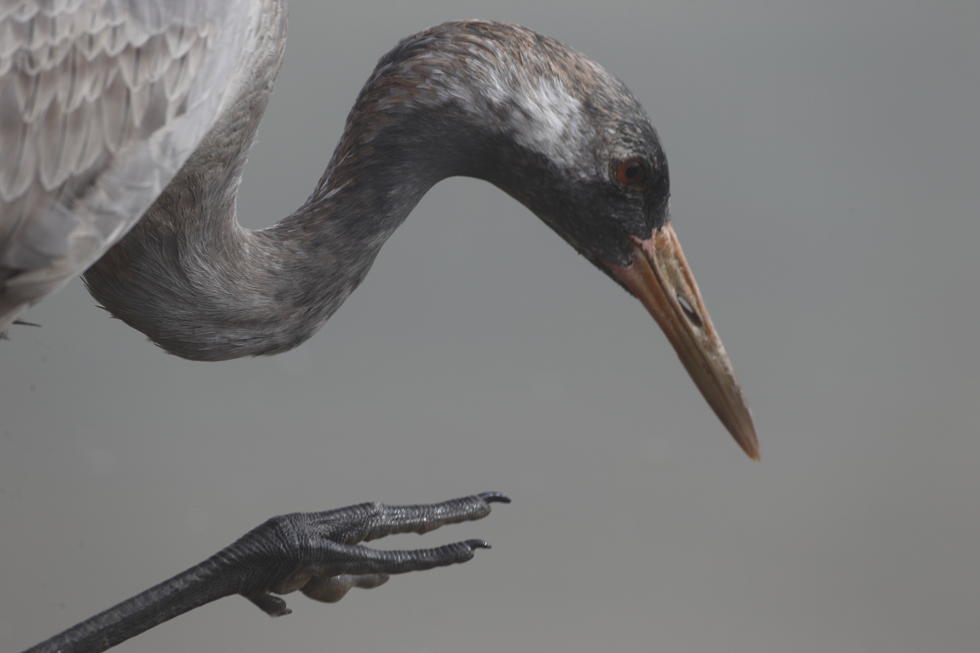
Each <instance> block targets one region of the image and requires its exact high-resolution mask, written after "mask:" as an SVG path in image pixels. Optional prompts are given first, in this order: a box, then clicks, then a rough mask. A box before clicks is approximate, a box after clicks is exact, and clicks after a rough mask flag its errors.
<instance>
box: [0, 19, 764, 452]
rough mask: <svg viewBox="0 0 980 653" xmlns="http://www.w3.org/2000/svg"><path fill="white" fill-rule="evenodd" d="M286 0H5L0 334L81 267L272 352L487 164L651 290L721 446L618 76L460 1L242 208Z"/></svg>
mask: <svg viewBox="0 0 980 653" xmlns="http://www.w3.org/2000/svg"><path fill="white" fill-rule="evenodd" d="M286 27H287V11H286V4H285V0H241V1H240V2H237V3H229V2H224V1H223V0H194V1H192V0H20V1H18V2H10V3H4V4H3V5H2V7H0V335H7V334H9V331H10V329H11V328H12V327H13V326H14V325H15V324H18V323H20V322H23V318H22V317H21V316H22V315H23V313H24V312H25V311H26V310H27V309H28V308H29V307H30V306H31V305H33V304H35V303H37V302H38V301H40V300H41V299H43V298H45V297H46V296H47V295H50V294H52V293H53V292H55V291H57V290H58V289H59V288H61V287H63V286H64V285H65V284H66V283H67V282H68V281H70V280H71V279H72V278H74V277H76V276H78V275H80V274H81V275H82V276H83V279H84V282H85V284H86V287H87V288H88V290H89V292H90V293H91V294H92V296H93V297H94V298H95V299H96V301H97V302H98V303H99V304H100V305H101V306H102V307H104V308H105V309H106V310H108V311H109V312H110V313H111V314H112V315H113V316H114V317H116V318H119V319H120V320H122V321H123V322H125V323H127V324H128V325H130V326H132V327H133V328H135V329H137V330H139V331H141V332H142V333H144V334H145V335H146V336H147V337H148V338H149V339H150V340H151V341H152V342H154V343H155V344H157V345H158V346H160V347H161V348H163V349H164V350H165V351H167V352H169V353H171V354H174V355H176V356H180V357H183V358H187V359H191V360H202V361H218V360H227V359H232V358H239V357H244V356H259V355H272V354H278V353H281V352H285V351H287V350H289V349H292V348H293V347H296V346H298V345H299V344H301V343H302V342H304V341H306V340H307V339H309V338H310V337H311V336H312V335H313V334H314V333H316V331H317V330H318V329H320V328H321V327H322V326H323V324H324V323H325V322H326V320H327V319H328V318H329V317H330V316H331V315H332V314H333V313H334V312H335V311H336V310H337V309H338V307H339V306H340V305H341V304H342V303H343V302H344V300H345V299H346V298H347V297H348V296H349V295H350V294H351V293H352V292H353V291H354V290H355V289H356V288H357V286H358V285H359V284H360V283H361V281H362V280H363V279H364V278H365V276H366V275H367V273H368V271H369V270H370V268H371V265H372V264H373V262H374V260H375V258H376V256H377V255H378V253H379V251H380V249H381V247H382V245H383V244H384V243H385V242H386V240H387V239H388V238H389V237H390V236H391V235H392V234H393V233H394V231H395V229H397V228H398V227H399V226H400V225H401V224H402V222H404V220H405V218H406V217H407V215H408V214H409V213H410V212H411V211H412V210H413V208H414V207H415V206H416V205H417V203H418V202H419V201H420V199H421V198H422V196H423V195H424V194H425V193H426V192H427V191H428V190H429V189H430V188H431V187H432V186H433V185H435V184H436V183H437V182H439V181H441V180H443V179H445V178H448V177H452V176H467V177H473V178H477V179H482V180H485V181H487V182H490V183H491V184H494V185H495V186H497V187H498V188H500V189H501V190H503V191H504V192H506V193H508V194H509V195H511V196H512V197H514V198H515V199H517V200H518V201H519V202H520V203H522V204H523V205H524V206H526V207H527V208H528V209H529V210H530V211H531V212H532V213H534V214H535V215H537V216H538V217H539V218H540V219H541V220H542V221H543V222H544V223H545V224H546V225H548V226H549V227H550V228H551V229H552V230H553V231H554V232H556V233H557V234H558V235H559V236H560V237H561V238H563V239H564V240H565V241H566V242H568V243H569V244H570V245H571V246H572V247H573V248H574V249H575V250H576V251H577V252H578V253H579V254H580V255H582V256H583V257H584V258H586V259H587V260H588V261H590V262H591V263H592V264H593V265H594V266H595V267H597V268H598V269H599V270H600V271H601V272H603V273H604V274H606V275H607V276H609V277H610V278H611V279H612V280H613V281H614V282H616V283H617V284H618V285H619V286H621V287H622V288H623V289H625V290H626V291H627V292H628V293H629V294H631V295H632V296H634V297H635V298H636V299H638V300H639V301H640V303H641V304H642V305H643V306H644V307H645V308H646V309H647V311H648V312H649V313H650V314H651V315H652V317H653V318H654V319H655V320H656V322H657V323H658V324H659V325H660V327H661V329H662V330H663V332H664V333H665V335H666V336H667V338H668V340H669V341H670V343H671V344H672V346H673V347H674V349H675V351H676V352H677V354H678V356H679V358H680V360H681V362H682V364H683V365H684V367H685V368H686V370H687V371H688V373H689V375H690V376H691V378H692V379H693V381H694V382H695V384H696V386H697V387H698V388H699V390H700V391H701V393H702V394H703V395H704V397H705V399H706V400H707V402H708V404H709V405H710V407H711V408H712V409H713V410H714V412H715V413H716V415H717V416H718V417H719V419H720V420H721V422H722V424H723V425H724V426H725V427H726V428H727V430H728V431H729V432H730V433H731V435H732V436H733V437H734V439H735V441H736V442H737V444H738V445H739V446H740V447H741V448H742V449H743V450H744V451H745V453H746V454H747V455H748V456H749V457H750V458H752V459H754V460H758V458H759V443H758V438H757V436H756V432H755V426H754V424H753V421H752V416H751V412H750V410H749V407H748V403H747V401H746V399H745V397H744V395H743V392H742V389H741V386H740V384H739V382H738V380H737V378H736V376H735V372H734V368H733V366H732V364H731V361H730V359H729V357H728V354H727V353H726V351H725V348H724V346H723V345H722V342H721V339H720V337H719V335H718V333H717V331H716V329H715V328H714V325H713V324H712V322H711V319H710V317H709V315H708V311H707V309H706V307H705V305H704V301H703V299H702V297H701V293H700V291H699V289H698V286H697V283H696V282H695V280H694V276H693V274H692V273H691V270H690V267H689V266H688V264H687V261H686V258H685V256H684V253H683V250H682V249H681V246H680V243H679V241H678V239H677V236H676V234H675V232H674V229H673V226H672V224H671V221H670V203H669V198H670V181H669V173H668V166H667V158H666V155H665V154H664V151H663V148H662V146H661V143H660V139H659V137H658V135H657V132H656V130H655V129H654V128H653V126H652V125H651V122H650V120H649V118H648V116H647V114H646V112H645V111H644V110H643V108H642V106H641V105H640V102H639V101H638V100H637V99H636V97H635V96H634V95H633V94H632V93H631V92H630V90H629V89H628V88H627V87H626V85H625V84H624V83H623V82H622V81H620V80H619V79H617V78H616V77H615V76H613V75H612V74H610V73H609V72H607V71H606V70H605V69H604V68H603V67H602V66H600V65H599V64H598V63H596V62H594V61H592V60H591V59H590V58H588V57H587V56H585V55H583V54H581V53H579V52H577V51H576V50H574V49H572V48H570V47H567V46H565V45H563V44H562V43H560V42H558V41H556V40H554V39H551V38H548V37H546V36H543V35H541V34H538V33H537V32H534V31H532V30H529V29H526V28H523V27H520V26H518V25H514V24H511V23H504V22H496V21H488V20H463V21H454V22H448V23H444V24H442V25H438V26H435V27H432V28H430V29H427V30H423V31H422V32H419V33H417V34H415V35H412V36H409V37H407V38H404V39H402V40H401V41H400V42H398V43H397V44H396V45H395V47H394V48H393V49H392V50H391V51H389V52H388V53H387V54H385V55H384V56H383V57H382V58H381V59H380V60H379V61H378V64H377V66H376V67H375V69H374V71H373V72H372V74H371V75H370V77H369V78H368V80H367V82H366V83H365V85H364V87H363V88H362V90H361V91H360V93H359V94H358V96H357V98H356V100H355V102H354V106H353V108H352V109H351V111H350V114H349V116H348V118H347V122H346V125H345V128H344V131H343V133H342V135H341V138H340V141H339V143H338V144H337V147H336V149H335V150H334V152H333V155H332V156H331V158H330V160H329V162H328V164H327V166H326V169H325V171H324V173H323V175H322V177H321V178H320V180H319V182H318V183H317V184H316V186H315V188H314V190H313V192H312V194H311V195H310V196H309V198H308V199H307V200H306V201H305V202H304V203H303V205H302V206H300V207H299V208H298V209H297V210H296V211H294V212H293V213H292V214H291V215H289V216H287V217H285V218H283V219H282V220H280V221H279V222H277V223H276V224H274V225H273V226H271V227H268V228H266V229H260V230H249V229H246V228H243V227H242V226H240V225H239V223H238V221H237V218H236V207H237V193H238V189H239V185H240V182H241V179H242V174H243V171H244V166H245V163H246V160H247V156H248V152H249V149H250V147H251V145H252V144H253V143H254V141H255V138H256V134H257V128H258V124H259V121H260V120H261V117H262V115H263V113H264V110H265V108H266V105H267V103H268V101H269V98H270V96H271V94H272V91H273V87H274V84H275V79H276V76H277V74H278V72H279V69H280V66H281V64H282V58H283V53H284V48H285V36H286Z"/></svg>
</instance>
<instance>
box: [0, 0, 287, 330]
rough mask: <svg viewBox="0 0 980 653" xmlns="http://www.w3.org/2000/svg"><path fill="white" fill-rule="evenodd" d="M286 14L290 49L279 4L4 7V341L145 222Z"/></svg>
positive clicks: (0, 14)
mask: <svg viewBox="0 0 980 653" xmlns="http://www.w3.org/2000/svg"><path fill="white" fill-rule="evenodd" d="M276 8H278V9H279V12H278V14H279V19H278V22H279V23H281V25H280V28H279V32H281V35H280V37H279V43H280V44H281V41H282V38H283V35H284V33H285V11H284V8H283V7H282V6H281V3H279V2H264V0H263V2H251V3H249V4H248V6H247V11H241V10H240V9H241V8H240V7H238V8H237V9H236V7H235V6H234V5H233V4H232V3H226V2H221V1H219V0H211V1H207V2H193V3H191V2H184V3H173V2H166V1H165V0H140V1H139V2H123V1H121V0H61V1H57V0H48V1H45V0H40V1H23V2H14V3H10V2H6V3H3V5H2V7H0V35H2V36H0V116H2V122H0V333H4V332H6V330H7V329H8V327H9V325H10V323H11V322H12V321H13V320H14V319H15V318H16V316H17V315H19V314H20V313H22V312H23V310H25V309H26V308H27V307H28V306H30V305H31V304H33V303H36V302H37V301H39V300H40V299H41V298H43V297H44V296H46V295H48V294H50V293H52V292H54V291H55V290H57V289H58V288H60V287H61V286H63V285H64V284H65V283H67V282H68V281H69V280H70V279H72V278H73V277H74V276H76V275H77V274H79V273H80V272H82V271H84V270H85V269H86V268H87V267H89V266H90V265H91V264H92V263H93V262H94V261H95V260H97V259H98V258H99V257H100V256H101V255H102V254H103V253H104V252H105V250H106V249H108V248H109V247H111V246H112V245H113V244H114V243H115V242H117V241H118V240H119V239H120V238H121V237H122V236H123V235H124V234H125V233H126V232H127V231H128V230H129V229H130V228H131V227H132V226H133V224H135V223H136V221H137V220H139V218H140V216H142V215H143V213H145V212H146V210H147V208H148V207H149V206H150V205H151V204H152V203H153V201H154V200H156V198H157V197H158V196H159V195H160V193H161V192H162V191H163V190H164V188H165V187H166V186H167V184H168V183H169V182H170V181H171V179H172V178H173V176H174V175H175V174H176V173H177V171H178V170H180V168H181V166H182V165H183V164H184V163H185V161H186V160H187V159H188V157H189V156H190V155H191V154H192V153H193V152H194V150H195V149H196V148H197V147H198V145H199V144H200V142H201V140H202V139H203V138H204V137H205V135H206V134H207V133H208V131H209V130H210V129H211V127H212V125H213V124H214V123H215V121H216V120H217V118H218V117H219V116H221V115H224V114H226V113H227V106H226V105H227V103H228V101H229V99H230V98H231V97H233V96H235V95H237V94H238V93H236V92H235V86H241V85H248V84H251V83H254V81H253V80H252V78H251V77H249V76H248V75H247V74H246V72H247V69H243V68H240V67H239V63H240V60H241V59H242V58H243V57H246V55H248V54H250V53H251V52H253V51H254V50H255V49H256V48H254V44H255V42H256V41H268V40H270V39H269V37H268V36H262V37H260V36H259V35H260V34H264V35H265V34H268V33H270V31H271V30H269V29H268V26H267V25H263V23H273V24H274V23H275V22H277V16H276V13H275V11H272V10H275V9H276ZM260 25H261V27H262V29H258V28H259V27H260ZM273 33H274V32H273ZM280 49H281V45H280ZM219 53H221V54H219ZM270 87H271V83H270Z"/></svg>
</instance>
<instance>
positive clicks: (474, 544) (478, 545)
mask: <svg viewBox="0 0 980 653" xmlns="http://www.w3.org/2000/svg"><path fill="white" fill-rule="evenodd" d="M463 544H465V545H466V546H468V547H470V549H489V548H490V543H489V542H487V541H485V540H466V541H465V542H463Z"/></svg>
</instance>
